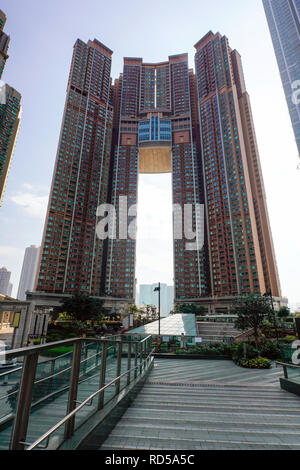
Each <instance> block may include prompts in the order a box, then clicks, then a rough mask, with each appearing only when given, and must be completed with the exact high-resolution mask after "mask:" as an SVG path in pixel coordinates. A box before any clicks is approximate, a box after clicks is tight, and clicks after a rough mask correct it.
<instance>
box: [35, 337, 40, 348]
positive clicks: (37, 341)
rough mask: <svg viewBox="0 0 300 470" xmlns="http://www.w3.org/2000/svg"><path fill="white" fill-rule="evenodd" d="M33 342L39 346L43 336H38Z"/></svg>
mask: <svg viewBox="0 0 300 470" xmlns="http://www.w3.org/2000/svg"><path fill="white" fill-rule="evenodd" d="M33 344H34V345H35V346H37V345H38V344H41V338H37V339H35V340H34V341H33Z"/></svg>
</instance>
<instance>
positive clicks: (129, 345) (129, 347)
mask: <svg viewBox="0 0 300 470" xmlns="http://www.w3.org/2000/svg"><path fill="white" fill-rule="evenodd" d="M127 346H128V356H127V370H128V374H127V385H129V384H130V368H131V343H128V345H127Z"/></svg>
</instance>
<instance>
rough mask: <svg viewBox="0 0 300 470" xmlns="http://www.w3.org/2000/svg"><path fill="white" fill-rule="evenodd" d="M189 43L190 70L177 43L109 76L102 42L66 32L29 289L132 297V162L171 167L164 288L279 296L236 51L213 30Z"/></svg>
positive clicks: (191, 296)
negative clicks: (110, 208) (52, 161)
mask: <svg viewBox="0 0 300 470" xmlns="http://www.w3.org/2000/svg"><path fill="white" fill-rule="evenodd" d="M195 48H196V55H195V72H194V71H193V70H192V69H191V68H189V64H188V56H187V54H179V55H173V56H170V57H169V58H168V60H167V61H165V62H160V63H145V62H143V60H142V59H141V58H125V59H124V68H123V73H122V74H121V75H120V77H119V78H118V79H117V80H115V83H114V85H112V84H111V83H110V66H111V54H112V52H111V51H110V50H109V49H108V48H106V47H105V46H103V45H102V44H101V43H99V42H98V41H97V40H94V41H93V42H91V41H89V42H88V43H87V44H85V43H83V42H82V41H79V40H78V41H77V42H76V44H75V49H74V55H73V61H72V66H71V74H70V79H69V84H68V92H67V103H66V108H65V114H64V118H63V124H62V131H61V137H60V142H59V148H58V154H57V160H56V166H55V170H54V179H53V184H52V189H51V195H50V201H49V207H48V213H47V219H46V225H45V232H44V239H43V247H42V253H41V263H40V271H39V276H38V281H37V286H36V289H37V291H44V292H49V293H56V294H59V293H72V292H75V291H78V290H79V291H82V292H87V293H91V294H93V295H108V296H110V297H115V298H122V299H127V301H128V302H133V301H134V292H135V263H136V241H135V237H134V234H135V226H134V223H135V205H136V204H137V186H138V177H139V173H153V174H155V173H167V172H171V173H172V193H173V203H174V242H173V243H174V283H175V300H176V301H179V302H183V301H188V302H191V301H192V302H197V301H201V302H204V303H205V302H208V303H209V302H212V301H213V302H214V301H215V299H222V298H223V299H224V298H229V297H232V296H236V295H239V294H244V293H248V292H260V293H265V292H266V291H269V290H271V291H272V293H273V295H274V296H278V297H279V296H280V284H279V278H278V273H277V267H276V260H275V254H274V248H273V242H272V235H271V229H270V224H269V218H268V212H267V205H266V196H265V191H264V185H263V178H262V174H261V167H260V159H259V154H258V149H257V144H256V138H255V131H254V125H253V119H252V113H251V106H250V101H249V96H248V93H247V91H246V87H245V82H244V76H243V71H242V65H241V58H240V56H239V54H238V52H237V51H235V50H232V49H231V48H230V46H229V43H228V39H227V38H226V37H225V36H221V35H220V34H219V33H217V34H213V33H212V32H209V33H208V34H207V35H206V36H204V37H203V38H202V39H201V40H200V41H199V42H197V44H196V45H195ZM125 197H126V198H127V199H125ZM102 202H108V203H112V204H113V205H114V207H115V209H116V213H117V216H118V218H117V219H116V223H114V226H113V228H112V229H110V232H109V233H110V234H115V236H114V237H110V238H109V239H108V240H102V239H99V238H98V237H97V233H96V225H97V222H98V221H99V220H100V218H99V217H97V216H99V215H104V214H100V212H98V213H97V207H98V206H99V204H100V203H102ZM187 207H189V208H190V207H192V208H193V210H192V211H187ZM196 207H198V208H199V207H200V208H202V209H201V210H200V212H198V211H196V210H195V208H196ZM124 215H128V217H127V218H126V217H125V221H126V223H125V227H124V223H123V224H122V223H120V220H121V219H122V221H124ZM121 216H122V217H121ZM183 222H184V223H183ZM186 222H188V223H189V230H188V233H186V232H187V231H186V226H185V223H186ZM180 227H181V228H182V227H184V229H183V228H182V230H180ZM192 236H194V237H195V239H196V240H197V241H198V242H199V243H198V244H193V243H192V240H191V238H192Z"/></svg>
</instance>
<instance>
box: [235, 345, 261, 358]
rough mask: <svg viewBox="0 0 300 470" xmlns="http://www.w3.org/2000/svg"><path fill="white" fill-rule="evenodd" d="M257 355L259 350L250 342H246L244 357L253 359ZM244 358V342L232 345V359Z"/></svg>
mask: <svg viewBox="0 0 300 470" xmlns="http://www.w3.org/2000/svg"><path fill="white" fill-rule="evenodd" d="M258 356H259V350H258V349H256V348H255V347H254V346H252V345H251V344H246V359H255V358H256V357H258ZM242 359H244V343H237V344H234V345H233V346H232V360H233V361H234V362H239V361H240V360H242Z"/></svg>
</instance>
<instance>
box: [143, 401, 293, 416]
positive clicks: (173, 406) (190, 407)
mask: <svg viewBox="0 0 300 470" xmlns="http://www.w3.org/2000/svg"><path fill="white" fill-rule="evenodd" d="M158 405H160V406H162V402H161V401H160V402H158V403H155V402H153V401H152V400H141V399H140V398H139V397H137V399H136V401H135V406H138V407H139V408H144V407H146V408H148V409H157V406H158ZM163 407H164V409H166V410H172V411H177V410H182V411H185V410H186V411H190V412H197V411H201V410H206V411H214V410H216V409H217V410H218V411H226V412H230V413H236V412H257V413H258V412H259V413H267V414H270V413H271V414H287V415H288V414H292V415H294V414H295V413H297V410H296V409H295V408H293V407H290V408H288V409H286V408H282V407H272V406H267V405H266V406H264V405H261V406H259V405H249V404H247V405H241V404H240V403H237V404H233V405H232V406H226V404H224V403H220V402H213V401H212V402H207V404H204V403H203V404H200V403H199V404H198V403H195V402H193V404H192V403H190V404H189V403H177V402H171V401H169V402H167V403H163Z"/></svg>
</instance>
